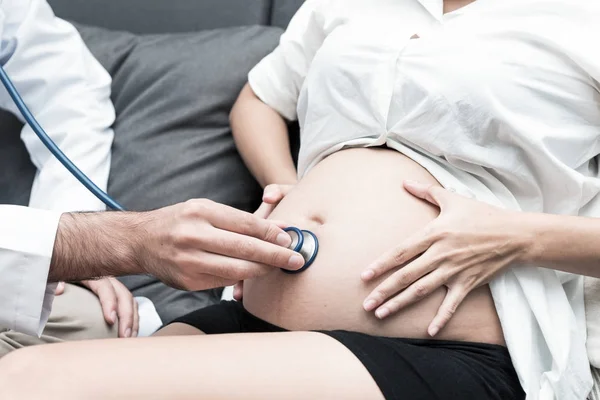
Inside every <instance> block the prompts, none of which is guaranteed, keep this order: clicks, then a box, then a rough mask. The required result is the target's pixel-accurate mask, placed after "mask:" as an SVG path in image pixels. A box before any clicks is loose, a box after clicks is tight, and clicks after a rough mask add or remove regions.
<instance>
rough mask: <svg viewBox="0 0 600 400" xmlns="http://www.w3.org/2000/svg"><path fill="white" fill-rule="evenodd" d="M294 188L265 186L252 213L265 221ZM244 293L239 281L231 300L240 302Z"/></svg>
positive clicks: (242, 285) (242, 282) (290, 186)
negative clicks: (258, 203)
mask: <svg viewBox="0 0 600 400" xmlns="http://www.w3.org/2000/svg"><path fill="white" fill-rule="evenodd" d="M293 188H294V185H267V186H266V187H265V190H264V191H263V198H262V203H261V205H260V207H258V209H257V210H256V211H255V212H254V215H256V216H257V217H259V218H264V219H267V218H269V215H271V213H272V212H273V210H274V209H275V207H277V205H278V204H279V202H280V201H281V200H283V198H284V197H285V196H286V195H287V194H288V193H289V192H290V191H291V190H292V189H293ZM243 293H244V281H240V282H238V283H236V284H235V286H234V287H233V298H234V299H235V300H237V301H241V300H242V296H243Z"/></svg>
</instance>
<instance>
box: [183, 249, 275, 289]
mask: <svg viewBox="0 0 600 400" xmlns="http://www.w3.org/2000/svg"><path fill="white" fill-rule="evenodd" d="M177 267H178V269H179V276H178V277H176V278H175V279H176V280H177V281H178V282H179V285H178V286H179V287H182V288H184V289H186V290H204V289H208V288H213V287H219V286H229V285H233V284H236V283H238V282H239V281H243V280H246V279H252V278H257V277H259V276H263V275H266V274H267V273H269V272H271V271H273V268H272V267H270V266H268V265H264V264H261V263H257V262H253V261H248V260H242V259H238V258H233V257H228V256H223V255H220V254H214V253H208V252H205V251H201V250H197V251H195V252H186V253H185V254H184V253H181V254H180V255H179V257H178V260H177ZM222 283H226V285H222ZM215 284H216V286H215Z"/></svg>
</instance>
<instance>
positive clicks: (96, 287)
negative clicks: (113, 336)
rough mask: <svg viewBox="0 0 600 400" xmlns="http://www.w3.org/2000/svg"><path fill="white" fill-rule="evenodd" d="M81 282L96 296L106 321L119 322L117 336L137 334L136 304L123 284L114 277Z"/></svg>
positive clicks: (109, 322)
mask: <svg viewBox="0 0 600 400" xmlns="http://www.w3.org/2000/svg"><path fill="white" fill-rule="evenodd" d="M81 284H82V285H83V286H85V287H86V288H88V289H90V290H91V291H92V292H93V293H94V294H95V295H96V296H98V299H99V300H100V304H101V306H102V313H103V314H104V319H105V320H106V322H107V323H108V324H110V325H114V324H115V323H117V321H118V322H119V337H122V338H128V337H136V336H137V335H138V332H139V326H140V317H139V314H138V304H137V301H135V299H134V298H133V295H132V294H131V292H130V291H129V290H128V289H127V288H126V287H125V285H123V284H122V283H121V282H119V281H118V280H116V279H115V278H104V279H99V280H95V281H82V282H81Z"/></svg>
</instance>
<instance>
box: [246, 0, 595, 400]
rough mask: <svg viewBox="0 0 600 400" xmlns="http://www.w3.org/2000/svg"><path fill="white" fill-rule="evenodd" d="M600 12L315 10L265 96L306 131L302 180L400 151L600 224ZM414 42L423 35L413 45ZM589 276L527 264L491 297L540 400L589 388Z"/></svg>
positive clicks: (263, 69) (427, 5)
mask: <svg viewBox="0 0 600 400" xmlns="http://www.w3.org/2000/svg"><path fill="white" fill-rule="evenodd" d="M599 21H600V2H597V1H590V0H569V1H564V0H477V1H475V2H474V3H471V4H469V5H467V6H466V7H463V8H462V9H459V10H457V11H455V12H452V13H449V14H446V15H443V1H442V0H404V1H400V0H307V1H306V2H305V3H304V5H303V6H302V8H301V9H300V10H299V11H298V12H297V14H296V15H295V17H294V18H293V20H292V22H291V23H290V25H289V27H288V29H287V31H286V32H285V34H284V35H283V36H282V38H281V42H280V45H279V46H278V47H277V49H275V51H274V52H273V53H271V54H269V55H268V56H266V57H265V58H264V59H263V60H262V61H261V62H260V63H259V64H258V65H257V66H256V67H255V68H254V69H253V70H252V71H251V72H250V74H249V83H250V86H251V87H252V89H253V90H254V92H255V93H256V94H257V96H259V98H261V99H262V100H263V101H264V102H265V103H266V104H268V105H270V106H271V107H273V108H274V109H275V110H277V111H278V112H279V113H280V114H281V115H282V116H284V117H286V118H287V119H290V120H293V119H296V118H297V119H298V121H299V123H300V126H301V147H300V155H299V166H298V173H299V176H300V177H301V176H303V175H304V174H306V173H307V172H308V171H309V170H310V169H311V168H312V167H313V166H314V165H316V164H317V163H318V162H319V161H321V160H322V159H323V158H324V157H326V156H327V155H329V154H331V153H333V152H335V151H338V150H341V149H343V148H348V147H357V146H358V147H367V146H381V145H384V144H386V145H387V146H389V147H392V148H394V149H396V150H398V151H400V152H402V153H404V154H406V155H407V156H409V157H411V158H412V159H414V160H415V161H416V162H418V163H419V164H421V165H422V166H424V167H425V168H427V169H428V170H429V171H430V172H431V174H432V175H433V176H435V177H436V178H437V179H438V180H439V182H440V183H441V184H442V185H443V186H445V187H447V188H452V189H454V190H456V191H457V192H459V193H462V194H464V195H467V196H471V197H474V198H477V199H479V200H481V201H484V202H488V203H491V204H495V205H498V206H501V207H505V208H509V209H513V210H523V211H530V212H544V213H552V214H565V215H583V216H590V217H599V216H600V196H598V193H599V192H600V179H599V173H598V154H599V153H600V91H599V88H600V85H599V83H598V80H600V50H599V47H598V38H600V23H599ZM413 35H417V36H418V38H415V39H411V37H413ZM582 282H583V280H582V278H581V277H580V276H576V275H571V274H566V273H562V272H557V271H553V270H550V269H544V268H538V267H536V266H534V265H528V266H525V265H523V266H518V267H516V268H514V269H512V270H510V271H508V272H506V273H504V274H503V275H501V276H499V277H498V278H496V279H495V280H494V281H493V282H492V283H491V290H492V294H493V297H494V301H495V304H496V308H497V311H498V315H499V317H500V320H501V323H502V328H503V331H504V335H505V338H506V343H507V345H508V349H509V351H510V354H511V356H512V359H513V363H514V365H515V368H516V371H517V373H518V376H519V379H520V381H521V384H522V385H523V388H524V390H525V391H526V393H527V398H528V399H559V400H571V399H585V398H586V396H587V394H588V392H589V390H590V388H591V386H592V378H591V375H590V371H589V362H588V359H587V354H586V348H585V340H586V331H585V316H584V309H583V285H582Z"/></svg>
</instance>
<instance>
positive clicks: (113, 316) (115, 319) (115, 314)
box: [110, 311, 117, 324]
mask: <svg viewBox="0 0 600 400" xmlns="http://www.w3.org/2000/svg"><path fill="white" fill-rule="evenodd" d="M110 320H111V321H112V323H113V324H114V323H115V322H117V312H116V311H113V312H112V313H111V314H110Z"/></svg>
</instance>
